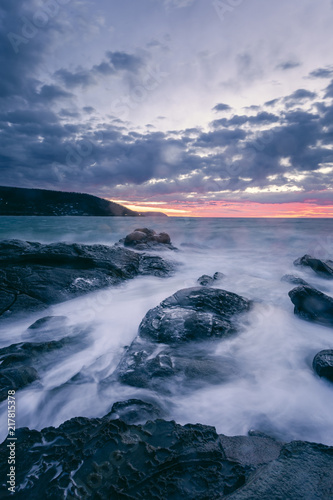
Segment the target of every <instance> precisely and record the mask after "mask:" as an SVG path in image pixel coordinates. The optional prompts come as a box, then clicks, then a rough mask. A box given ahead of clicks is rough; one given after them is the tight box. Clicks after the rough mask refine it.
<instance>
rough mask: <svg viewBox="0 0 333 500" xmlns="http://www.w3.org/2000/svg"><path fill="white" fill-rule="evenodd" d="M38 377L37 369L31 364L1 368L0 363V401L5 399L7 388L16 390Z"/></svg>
mask: <svg viewBox="0 0 333 500" xmlns="http://www.w3.org/2000/svg"><path fill="white" fill-rule="evenodd" d="M38 378H39V376H38V373H37V370H35V368H33V367H32V366H18V367H16V368H2V365H0V387H1V389H0V401H4V400H5V399H7V396H8V391H9V390H13V389H14V390H15V391H18V390H19V389H22V388H23V387H26V386H27V385H29V384H31V383H32V382H34V381H35V380H38Z"/></svg>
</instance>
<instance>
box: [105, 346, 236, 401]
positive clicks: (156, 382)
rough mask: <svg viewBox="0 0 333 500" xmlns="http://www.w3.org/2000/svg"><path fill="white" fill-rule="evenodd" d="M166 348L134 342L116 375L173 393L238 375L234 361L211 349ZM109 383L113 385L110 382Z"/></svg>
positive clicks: (122, 380) (132, 382)
mask: <svg viewBox="0 0 333 500" xmlns="http://www.w3.org/2000/svg"><path fill="white" fill-rule="evenodd" d="M195 347H196V346H193V347H192V348H191V347H189V346H188V345H187V344H186V347H182V346H180V347H175V346H171V347H167V348H165V349H162V351H161V350H159V349H158V348H157V347H156V344H149V343H142V342H140V340H139V339H137V340H135V341H134V342H133V344H132V346H131V347H129V349H128V350H127V352H126V353H125V355H124V357H123V359H122V361H121V362H120V363H119V365H118V367H117V370H116V372H115V375H116V376H117V378H118V380H119V381H120V382H122V383H124V384H127V385H130V386H133V387H141V388H147V389H152V390H155V391H157V392H159V393H167V394H169V393H172V392H173V391H174V389H175V385H177V391H178V392H180V391H182V390H183V389H184V388H185V390H186V388H188V387H189V386H193V387H194V388H195V389H199V388H201V387H202V386H204V385H207V384H220V383H223V382H226V381H228V380H230V378H231V377H233V376H235V374H237V373H238V370H237V366H236V363H235V361H233V360H230V359H228V358H226V357H223V356H216V355H214V354H213V353H212V352H211V351H210V349H209V347H208V346H204V347H202V348H201V349H199V348H198V347H197V348H195ZM106 383H111V382H110V380H107V381H106Z"/></svg>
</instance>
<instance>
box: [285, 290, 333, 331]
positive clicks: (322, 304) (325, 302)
mask: <svg viewBox="0 0 333 500" xmlns="http://www.w3.org/2000/svg"><path fill="white" fill-rule="evenodd" d="M288 295H289V297H290V298H291V301H292V303H293V304H294V306H295V309H294V313H295V314H296V315H297V316H299V317H300V318H302V319H305V320H307V321H314V322H316V323H320V324H322V325H326V326H333V299H332V298H331V297H329V296H328V295H325V294H324V293H322V292H319V290H316V289H315V288H312V287H309V286H298V287H296V288H294V289H293V290H291V291H290V292H289V294H288Z"/></svg>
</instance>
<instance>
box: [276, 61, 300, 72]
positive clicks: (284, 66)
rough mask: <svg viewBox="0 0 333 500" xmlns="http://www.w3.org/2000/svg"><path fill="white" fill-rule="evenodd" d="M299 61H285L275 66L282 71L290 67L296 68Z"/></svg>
mask: <svg viewBox="0 0 333 500" xmlns="http://www.w3.org/2000/svg"><path fill="white" fill-rule="evenodd" d="M299 66H301V63H300V62H298V61H285V62H282V63H280V64H278V65H277V66H276V69H282V70H283V71H288V70H290V69H294V68H298V67H299Z"/></svg>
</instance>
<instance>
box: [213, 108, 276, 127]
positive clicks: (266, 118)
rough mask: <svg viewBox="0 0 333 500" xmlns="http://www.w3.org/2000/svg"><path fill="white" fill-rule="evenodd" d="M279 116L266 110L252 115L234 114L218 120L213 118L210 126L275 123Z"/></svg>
mask: <svg viewBox="0 0 333 500" xmlns="http://www.w3.org/2000/svg"><path fill="white" fill-rule="evenodd" d="M279 120H280V118H279V117H278V116H276V115H274V114H272V113H267V112H266V111H261V112H259V113H257V114H256V115H254V116H247V115H234V116H233V117H232V118H230V119H227V118H221V119H220V120H214V121H213V122H212V126H213V127H214V128H219V127H232V126H239V125H244V124H245V123H250V124H252V125H263V124H269V123H276V122H278V121H279Z"/></svg>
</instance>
